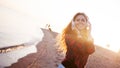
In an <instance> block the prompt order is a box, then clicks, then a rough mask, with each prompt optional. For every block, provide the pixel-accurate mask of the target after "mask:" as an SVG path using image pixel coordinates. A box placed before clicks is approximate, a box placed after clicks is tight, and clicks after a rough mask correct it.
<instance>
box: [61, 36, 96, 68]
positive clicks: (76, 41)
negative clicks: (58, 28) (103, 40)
mask: <svg viewBox="0 0 120 68" xmlns="http://www.w3.org/2000/svg"><path fill="white" fill-rule="evenodd" d="M65 42H66V45H67V52H66V57H65V59H64V60H63V62H62V64H63V65H64V66H65V68H84V66H85V65H86V62H87V59H88V56H89V55H90V54H92V53H93V52H94V51H95V47H94V44H93V42H92V41H84V40H82V39H80V38H76V37H75V36H74V35H71V34H69V35H66V37H65Z"/></svg>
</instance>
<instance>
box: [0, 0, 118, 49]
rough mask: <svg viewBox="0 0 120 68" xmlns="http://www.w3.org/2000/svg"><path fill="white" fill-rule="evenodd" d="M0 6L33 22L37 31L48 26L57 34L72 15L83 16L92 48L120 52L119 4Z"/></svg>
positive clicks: (6, 1) (7, 2) (21, 2)
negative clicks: (89, 26)
mask: <svg viewBox="0 0 120 68" xmlns="http://www.w3.org/2000/svg"><path fill="white" fill-rule="evenodd" d="M0 6H2V7H5V8H7V9H9V10H12V11H15V12H18V13H20V14H25V15H27V16H29V17H31V18H33V19H34V20H36V22H35V23H36V24H37V25H38V26H39V27H40V28H41V27H42V28H45V25H46V24H50V25H51V28H52V30H53V31H56V32H59V33H61V31H62V30H63V28H64V27H65V26H66V25H67V24H68V23H69V22H70V21H71V19H72V17H73V16H74V14H76V13H77V12H84V13H85V14H86V15H87V16H88V17H89V21H90V22H91V24H92V35H93V37H94V40H95V44H98V45H101V46H106V45H110V46H111V47H110V48H111V49H112V50H116V51H118V49H119V48H120V43H119V38H120V36H119V35H120V31H119V29H120V27H119V22H120V20H119V17H120V13H119V12H120V8H119V6H120V1H119V0H0Z"/></svg>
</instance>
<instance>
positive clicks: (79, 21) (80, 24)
mask: <svg viewBox="0 0 120 68" xmlns="http://www.w3.org/2000/svg"><path fill="white" fill-rule="evenodd" d="M74 22H75V27H76V28H77V29H78V30H81V29H84V28H86V26H87V21H86V18H85V16H83V15H78V16H77V17H76V18H75V20H74Z"/></svg>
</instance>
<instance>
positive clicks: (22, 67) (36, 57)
mask: <svg viewBox="0 0 120 68" xmlns="http://www.w3.org/2000/svg"><path fill="white" fill-rule="evenodd" d="M41 29H42V31H43V33H44V37H43V39H42V41H41V42H39V43H38V44H37V52H36V53H32V54H29V55H27V56H25V57H23V58H21V59H19V61H18V62H17V63H14V64H12V65H11V66H9V67H6V68H18V67H19V68H57V66H58V64H60V62H61V61H62V59H63V58H64V55H63V54H62V52H60V51H58V45H56V36H57V35H58V34H59V33H57V32H51V31H49V30H48V29H43V28H41ZM95 48H96V51H95V53H93V54H91V55H90V57H89V59H88V62H87V64H86V68H120V55H119V53H115V52H113V51H110V50H107V49H105V48H102V47H100V46H97V45H95Z"/></svg>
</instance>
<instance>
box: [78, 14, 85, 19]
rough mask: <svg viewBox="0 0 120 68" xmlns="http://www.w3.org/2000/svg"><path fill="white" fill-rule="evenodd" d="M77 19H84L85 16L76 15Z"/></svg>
mask: <svg viewBox="0 0 120 68" xmlns="http://www.w3.org/2000/svg"><path fill="white" fill-rule="evenodd" d="M77 18H85V16H84V15H78V16H76V19H77Z"/></svg>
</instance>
